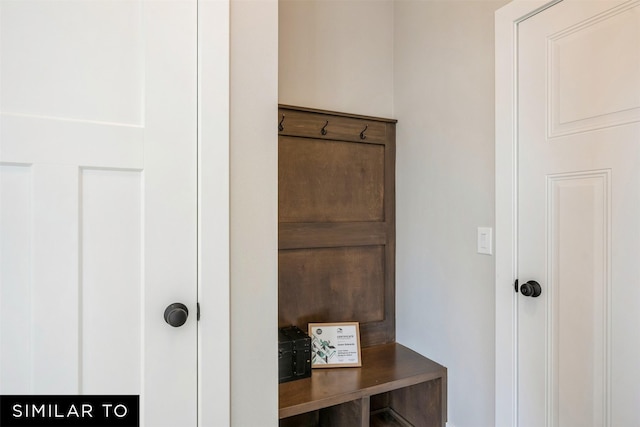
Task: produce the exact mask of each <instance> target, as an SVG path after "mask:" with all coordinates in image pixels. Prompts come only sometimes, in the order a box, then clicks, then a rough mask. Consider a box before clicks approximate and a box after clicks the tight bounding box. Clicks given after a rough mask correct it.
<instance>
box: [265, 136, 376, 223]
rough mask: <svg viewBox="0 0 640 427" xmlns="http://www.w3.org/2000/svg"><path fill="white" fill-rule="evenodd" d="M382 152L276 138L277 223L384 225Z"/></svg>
mask: <svg viewBox="0 0 640 427" xmlns="http://www.w3.org/2000/svg"><path fill="white" fill-rule="evenodd" d="M384 154H385V153H384V146H382V145H371V144H359V143H352V142H341V141H320V140H317V139H307V138H292V137H280V144H279V151H278V159H279V160H278V162H279V167H278V184H279V185H278V207H279V211H278V214H279V222H280V223H286V222H346V221H382V220H384V199H383V197H384V176H385V171H384Z"/></svg>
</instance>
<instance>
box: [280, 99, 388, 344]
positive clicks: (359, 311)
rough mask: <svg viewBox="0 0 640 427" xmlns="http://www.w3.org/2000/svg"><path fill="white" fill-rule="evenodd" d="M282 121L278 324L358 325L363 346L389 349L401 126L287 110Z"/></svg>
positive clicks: (304, 109)
mask: <svg viewBox="0 0 640 427" xmlns="http://www.w3.org/2000/svg"><path fill="white" fill-rule="evenodd" d="M282 114H285V121H284V122H283V126H284V130H281V131H280V132H279V133H280V136H279V172H278V176H279V179H278V182H279V204H278V209H279V233H278V234H279V236H278V245H279V246H278V248H279V250H280V252H279V280H280V284H279V291H280V292H279V324H280V326H286V325H290V324H293V325H296V326H298V327H300V328H302V329H305V328H306V327H307V323H308V322H311V321H313V322H338V321H356V322H360V337H361V345H362V346H363V347H367V346H372V345H378V344H383V343H388V342H393V341H394V340H395V120H389V119H378V118H374V117H368V116H357V115H352V114H344V113H335V112H329V111H320V110H313V109H308V108H297V107H290V106H280V111H279V115H278V121H280V120H281V119H282ZM327 121H329V123H330V124H331V126H327V128H326V129H325V130H326V131H327V132H326V134H325V135H322V133H321V132H320V130H321V129H322V126H324V124H326V122H327ZM319 125H322V126H320V127H318V126H319ZM365 127H366V128H367V131H366V132H365V136H366V138H364V139H362V138H361V137H360V131H361V130H364V128H365ZM356 130H357V132H356ZM372 248H375V249H372ZM323 250H326V251H323ZM372 251H375V253H374V252H372Z"/></svg>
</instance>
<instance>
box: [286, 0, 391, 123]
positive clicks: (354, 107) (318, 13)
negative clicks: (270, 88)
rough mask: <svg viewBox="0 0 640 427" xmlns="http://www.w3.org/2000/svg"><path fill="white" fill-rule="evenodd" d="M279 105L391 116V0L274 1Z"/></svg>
mask: <svg viewBox="0 0 640 427" xmlns="http://www.w3.org/2000/svg"><path fill="white" fill-rule="evenodd" d="M279 33H280V38H279V43H280V57H279V96H280V99H279V102H280V103H282V104H289V105H299V106H304V107H313V108H322V109H328V110H334V111H344V112H351V113H358V114H365V115H372V116H381V117H391V115H392V113H393V61H392V58H393V1H392V0H366V1H354V0H333V1H326V0H307V1H300V0H280V21H279Z"/></svg>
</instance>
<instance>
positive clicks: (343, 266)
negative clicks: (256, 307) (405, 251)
mask: <svg viewBox="0 0 640 427" xmlns="http://www.w3.org/2000/svg"><path fill="white" fill-rule="evenodd" d="M384 262H385V257H384V247H383V246H355V247H345V248H321V249H296V250H280V251H279V265H278V282H279V289H278V291H279V300H280V310H279V317H280V318H279V324H280V326H287V325H296V326H298V327H300V328H301V329H305V328H306V326H307V323H309V322H346V321H359V322H360V323H361V324H363V323H365V324H366V323H368V322H378V321H381V320H384V314H385V310H384V300H385V295H384V285H385V277H384Z"/></svg>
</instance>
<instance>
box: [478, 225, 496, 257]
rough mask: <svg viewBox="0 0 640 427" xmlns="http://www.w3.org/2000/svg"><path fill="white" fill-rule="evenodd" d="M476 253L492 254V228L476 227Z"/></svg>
mask: <svg viewBox="0 0 640 427" xmlns="http://www.w3.org/2000/svg"><path fill="white" fill-rule="evenodd" d="M478 253H479V254H486V255H493V229H492V228H491V227H478Z"/></svg>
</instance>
